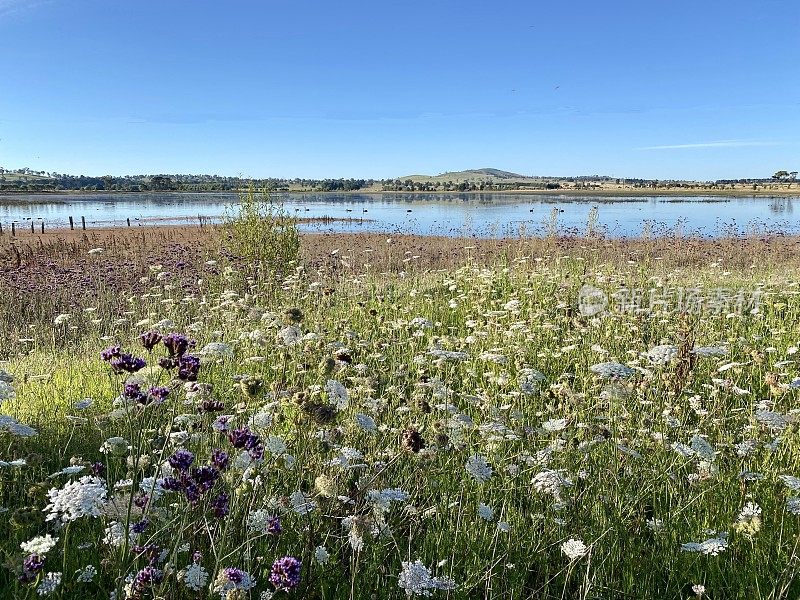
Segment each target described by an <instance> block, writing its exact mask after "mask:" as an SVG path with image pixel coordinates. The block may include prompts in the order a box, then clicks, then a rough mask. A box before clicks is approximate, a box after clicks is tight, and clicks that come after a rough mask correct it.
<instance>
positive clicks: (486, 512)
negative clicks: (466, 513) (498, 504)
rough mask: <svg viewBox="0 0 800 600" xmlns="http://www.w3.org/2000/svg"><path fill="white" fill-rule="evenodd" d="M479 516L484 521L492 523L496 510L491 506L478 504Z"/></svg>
mask: <svg viewBox="0 0 800 600" xmlns="http://www.w3.org/2000/svg"><path fill="white" fill-rule="evenodd" d="M478 516H479V517H480V518H481V519H483V520H484V521H491V520H492V519H494V510H493V509H492V507H491V506H488V505H486V504H483V503H482V502H481V503H479V504H478Z"/></svg>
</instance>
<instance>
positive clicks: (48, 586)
mask: <svg viewBox="0 0 800 600" xmlns="http://www.w3.org/2000/svg"><path fill="white" fill-rule="evenodd" d="M59 585H61V573H47V574H46V575H45V576H44V577H43V578H42V581H41V582H40V583H39V587H37V588H36V593H37V594H39V595H40V596H49V595H50V594H52V593H53V592H54V591H56V588H57V587H58V586H59Z"/></svg>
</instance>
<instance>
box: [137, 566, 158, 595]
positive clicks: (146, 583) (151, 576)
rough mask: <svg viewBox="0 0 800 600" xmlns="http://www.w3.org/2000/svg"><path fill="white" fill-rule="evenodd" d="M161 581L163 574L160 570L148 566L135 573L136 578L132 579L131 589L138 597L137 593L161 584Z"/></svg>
mask: <svg viewBox="0 0 800 600" xmlns="http://www.w3.org/2000/svg"><path fill="white" fill-rule="evenodd" d="M163 579H164V572H163V571H162V570H161V569H156V568H155V567H154V566H152V565H148V566H146V567H145V568H144V569H142V570H140V571H139V572H138V573H136V576H135V577H134V578H133V583H132V585H131V588H132V589H133V591H134V594H135V595H136V596H138V595H139V593H141V592H144V591H145V590H147V589H148V588H151V587H153V586H154V585H156V584H158V583H161V580H163Z"/></svg>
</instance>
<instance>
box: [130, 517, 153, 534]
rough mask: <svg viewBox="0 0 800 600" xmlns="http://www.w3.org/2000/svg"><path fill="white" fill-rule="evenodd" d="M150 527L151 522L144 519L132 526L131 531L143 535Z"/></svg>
mask: <svg viewBox="0 0 800 600" xmlns="http://www.w3.org/2000/svg"><path fill="white" fill-rule="evenodd" d="M148 525H150V521H149V520H148V519H142V520H141V521H139V522H138V523H134V524H133V525H131V531H132V532H133V533H143V532H144V530H145V529H147V527H148Z"/></svg>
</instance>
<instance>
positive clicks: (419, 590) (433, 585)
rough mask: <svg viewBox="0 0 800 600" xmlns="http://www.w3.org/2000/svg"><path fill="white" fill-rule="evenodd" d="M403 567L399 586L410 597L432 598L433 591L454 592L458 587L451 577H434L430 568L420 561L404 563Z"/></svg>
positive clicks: (398, 582)
mask: <svg viewBox="0 0 800 600" xmlns="http://www.w3.org/2000/svg"><path fill="white" fill-rule="evenodd" d="M402 567H403V570H402V571H401V572H400V576H399V577H398V581H397V584H398V585H399V586H400V588H402V589H403V590H404V591H405V593H406V595H407V596H409V597H411V596H430V595H431V590H454V589H455V587H456V585H455V582H454V581H453V580H452V579H450V578H449V577H433V576H432V575H431V572H430V570H429V569H428V567H426V566H425V565H424V564H422V561H420V560H415V561H414V562H405V561H403V563H402Z"/></svg>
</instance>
